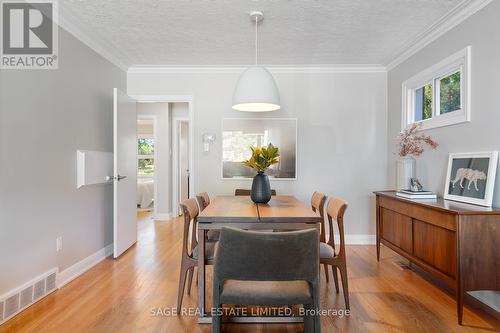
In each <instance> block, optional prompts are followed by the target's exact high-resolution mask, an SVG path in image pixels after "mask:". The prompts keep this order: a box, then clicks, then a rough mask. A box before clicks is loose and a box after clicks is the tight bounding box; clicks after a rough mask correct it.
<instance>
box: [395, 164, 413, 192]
mask: <svg viewBox="0 0 500 333" xmlns="http://www.w3.org/2000/svg"><path fill="white" fill-rule="evenodd" d="M416 162H417V161H416V160H415V158H413V156H406V157H400V158H399V159H398V160H397V161H396V190H398V191H399V190H407V189H409V188H410V185H411V182H410V179H411V178H415V174H416Z"/></svg>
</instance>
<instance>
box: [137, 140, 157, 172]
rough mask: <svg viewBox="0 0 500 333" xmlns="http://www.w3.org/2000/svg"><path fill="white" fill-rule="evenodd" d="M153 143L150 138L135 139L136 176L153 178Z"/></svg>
mask: <svg viewBox="0 0 500 333" xmlns="http://www.w3.org/2000/svg"><path fill="white" fill-rule="evenodd" d="M154 152H155V141H154V139H152V138H138V139H137V176H138V177H142V178H144V177H153V176H154V172H155V164H154V161H155V160H154Z"/></svg>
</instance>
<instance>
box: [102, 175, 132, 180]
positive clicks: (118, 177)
mask: <svg viewBox="0 0 500 333" xmlns="http://www.w3.org/2000/svg"><path fill="white" fill-rule="evenodd" d="M125 178H127V176H120V175H118V176H116V177H114V176H106V180H107V181H111V180H115V179H116V180H117V181H120V180H122V179H125Z"/></svg>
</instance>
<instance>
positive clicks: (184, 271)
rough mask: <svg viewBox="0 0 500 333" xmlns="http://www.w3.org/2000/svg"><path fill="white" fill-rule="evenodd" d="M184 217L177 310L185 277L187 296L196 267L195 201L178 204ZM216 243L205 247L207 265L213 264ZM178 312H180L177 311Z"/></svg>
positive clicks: (180, 302) (187, 200)
mask: <svg viewBox="0 0 500 333" xmlns="http://www.w3.org/2000/svg"><path fill="white" fill-rule="evenodd" d="M179 205H180V207H181V209H182V215H183V216H184V232H183V236H182V249H181V252H182V253H181V272H180V277H179V292H178V297H177V309H180V308H181V306H182V298H183V296H184V289H185V285H186V275H188V274H189V278H188V279H189V281H188V290H187V294H188V295H189V294H190V292H191V284H192V281H193V273H194V269H195V267H197V266H198V253H199V251H198V242H197V240H196V229H197V228H196V224H197V218H198V213H199V210H198V204H197V203H196V199H186V200H183V201H182V203H180V204H179ZM215 247H216V242H208V243H206V245H205V262H206V264H207V265H212V264H213V259H214V256H215ZM179 312H180V311H179Z"/></svg>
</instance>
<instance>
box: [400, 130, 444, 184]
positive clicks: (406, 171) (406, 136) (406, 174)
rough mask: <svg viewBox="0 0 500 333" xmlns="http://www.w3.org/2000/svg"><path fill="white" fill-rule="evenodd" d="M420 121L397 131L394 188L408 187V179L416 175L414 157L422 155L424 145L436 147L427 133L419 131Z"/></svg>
mask: <svg viewBox="0 0 500 333" xmlns="http://www.w3.org/2000/svg"><path fill="white" fill-rule="evenodd" d="M421 127H422V123H413V124H411V125H409V126H408V127H407V128H406V129H405V130H403V131H402V132H401V133H399V135H398V138H397V142H398V155H399V158H398V160H397V161H396V188H397V189H398V190H402V189H405V190H406V189H409V188H410V179H411V178H415V175H416V160H415V157H417V156H420V155H422V153H423V152H424V146H425V145H428V146H430V147H431V148H432V149H436V148H437V146H438V144H437V143H436V142H435V141H434V140H433V139H432V138H431V137H430V136H427V135H424V134H422V133H419V130H420V129H421Z"/></svg>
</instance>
